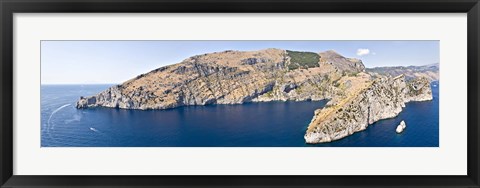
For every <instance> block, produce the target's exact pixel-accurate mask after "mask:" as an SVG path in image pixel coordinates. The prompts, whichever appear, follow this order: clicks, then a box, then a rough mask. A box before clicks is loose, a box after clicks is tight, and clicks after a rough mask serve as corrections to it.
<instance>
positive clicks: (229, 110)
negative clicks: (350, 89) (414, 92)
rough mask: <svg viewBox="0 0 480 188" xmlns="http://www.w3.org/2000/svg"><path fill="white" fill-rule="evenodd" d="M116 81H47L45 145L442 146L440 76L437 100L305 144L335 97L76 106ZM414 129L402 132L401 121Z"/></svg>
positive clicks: (435, 92) (435, 90) (43, 103)
mask: <svg viewBox="0 0 480 188" xmlns="http://www.w3.org/2000/svg"><path fill="white" fill-rule="evenodd" d="M110 86H111V85H42V87H41V113H42V115H41V127H40V129H41V139H42V140H41V146H42V147H438V146H439V137H438V136H439V111H438V109H439V105H438V104H439V100H438V95H439V94H438V89H439V83H438V82H433V83H432V91H433V100H432V101H427V102H410V103H407V105H406V107H405V108H404V109H403V111H402V112H401V113H400V114H399V115H398V116H397V117H395V118H392V119H386V120H381V121H378V122H376V123H374V124H372V125H370V126H369V127H368V128H367V129H366V130H364V131H361V132H357V133H355V134H353V135H351V136H348V137H346V138H343V139H341V140H337V141H334V142H331V143H324V144H314V145H311V144H305V141H304V139H303V135H304V134H305V130H306V129H307V126H308V124H309V123H310V120H311V119H312V117H313V112H314V110H315V109H318V108H322V107H323V106H324V105H325V103H326V102H327V101H316V102H314V101H307V102H293V101H289V102H267V103H246V104H242V105H209V106H189V107H180V108H175V109H169V110H146V111H141V110H123V109H111V108H94V109H76V108H75V102H76V101H77V100H78V99H79V97H80V96H90V95H94V94H96V93H98V92H101V91H103V90H105V89H107V88H108V87H110ZM402 120H405V122H406V124H407V128H406V129H405V130H404V132H403V133H401V134H397V133H396V132H395V128H396V126H397V125H398V124H399V123H400V121H402Z"/></svg>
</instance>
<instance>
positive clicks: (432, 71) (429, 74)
mask: <svg viewBox="0 0 480 188" xmlns="http://www.w3.org/2000/svg"><path fill="white" fill-rule="evenodd" d="M439 68H440V66H439V64H438V63H436V64H430V65H424V66H408V67H401V66H397V67H375V68H369V69H367V71H368V72H371V73H376V74H380V75H384V76H386V75H390V76H393V77H395V76H398V75H401V74H403V75H405V78H406V79H407V80H411V79H413V78H418V77H425V78H427V79H429V80H430V81H438V80H439V79H440V75H439Z"/></svg>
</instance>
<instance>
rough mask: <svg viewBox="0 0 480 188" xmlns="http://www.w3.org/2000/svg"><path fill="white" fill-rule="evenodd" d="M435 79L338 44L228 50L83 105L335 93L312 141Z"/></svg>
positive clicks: (344, 129) (317, 118) (423, 96)
mask: <svg viewBox="0 0 480 188" xmlns="http://www.w3.org/2000/svg"><path fill="white" fill-rule="evenodd" d="M428 84H429V81H428V80H426V79H424V78H417V77H415V78H412V79H411V80H407V79H405V76H403V75H400V76H397V77H395V78H392V77H391V76H383V75H382V74H380V73H369V72H367V71H365V66H364V65H363V63H362V61H361V60H359V59H354V58H346V57H343V56H341V55H340V54H338V53H336V52H335V51H331V50H330V51H326V52H320V53H313V52H298V51H289V50H282V49H265V50H259V51H232V50H229V51H223V52H216V53H209V54H203V55H197V56H193V57H190V58H187V59H185V60H183V61H182V62H180V63H177V64H173V65H169V66H165V67H160V68H158V69H155V70H153V71H151V72H149V73H146V74H142V75H139V76H137V77H135V78H133V79H131V80H128V81H126V82H124V83H122V84H120V85H116V86H113V87H111V88H108V89H107V90H105V91H103V92H101V93H99V94H97V95H95V96H89V97H80V100H79V101H78V102H77V104H76V107H77V108H92V107H109V108H122V109H138V110H147V109H169V108H175V107H179V106H188V105H209V104H243V103H246V102H264V101H287V100H293V101H306V100H314V101H317V100H324V99H329V102H328V104H327V107H325V108H324V109H319V110H316V111H315V113H314V117H313V118H312V122H311V123H310V125H309V128H308V130H307V131H306V134H305V140H306V142H307V143H321V142H329V141H332V140H336V139H340V138H343V137H345V136H348V135H350V134H353V133H354V132H357V131H361V130H363V129H365V128H366V127H367V126H368V125H369V124H371V123H373V122H375V121H378V120H380V119H385V118H389V117H392V116H396V115H397V114H398V113H399V112H400V111H401V110H402V108H401V107H403V106H404V103H406V102H409V101H422V100H430V99H431V90H430V87H429V85H428ZM427 86H428V87H427ZM385 105H390V106H389V107H384V106H385ZM367 109H368V110H367ZM352 111H353V112H352ZM312 114H313V112H312Z"/></svg>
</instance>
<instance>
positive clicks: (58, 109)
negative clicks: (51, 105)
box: [47, 104, 72, 129]
mask: <svg viewBox="0 0 480 188" xmlns="http://www.w3.org/2000/svg"><path fill="white" fill-rule="evenodd" d="M70 105H72V104H65V105H63V106H60V107H59V108H57V109H55V110H54V111H53V112H52V114H50V117H49V118H48V121H47V127H48V128H49V129H53V128H54V127H55V125H53V126H51V124H50V120H51V119H52V117H53V115H54V114H55V113H57V112H58V111H60V110H61V109H63V108H65V107H67V106H70Z"/></svg>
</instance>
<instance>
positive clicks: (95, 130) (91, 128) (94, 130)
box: [90, 127, 99, 132]
mask: <svg viewBox="0 0 480 188" xmlns="http://www.w3.org/2000/svg"><path fill="white" fill-rule="evenodd" d="M90 130H92V131H93V132H99V131H98V130H97V129H95V128H93V127H90Z"/></svg>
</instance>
